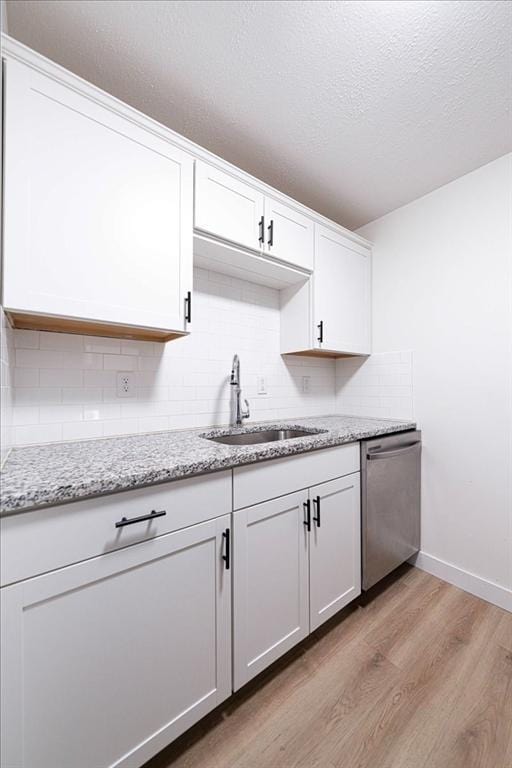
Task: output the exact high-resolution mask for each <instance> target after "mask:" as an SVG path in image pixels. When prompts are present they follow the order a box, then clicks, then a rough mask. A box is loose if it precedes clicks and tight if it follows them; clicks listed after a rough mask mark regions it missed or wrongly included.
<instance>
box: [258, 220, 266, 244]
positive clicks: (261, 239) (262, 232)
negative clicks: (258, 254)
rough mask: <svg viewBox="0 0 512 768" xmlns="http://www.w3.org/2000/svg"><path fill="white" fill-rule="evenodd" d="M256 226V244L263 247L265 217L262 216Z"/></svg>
mask: <svg viewBox="0 0 512 768" xmlns="http://www.w3.org/2000/svg"><path fill="white" fill-rule="evenodd" d="M258 226H259V228H260V234H259V237H258V242H259V243H261V244H262V245H263V243H264V241H265V217H264V216H262V217H261V219H260V220H259V223H258Z"/></svg>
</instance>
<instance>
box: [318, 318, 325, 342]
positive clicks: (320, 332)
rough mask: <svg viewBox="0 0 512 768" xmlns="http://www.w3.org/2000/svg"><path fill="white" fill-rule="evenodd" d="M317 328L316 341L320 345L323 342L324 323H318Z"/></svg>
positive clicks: (321, 321)
mask: <svg viewBox="0 0 512 768" xmlns="http://www.w3.org/2000/svg"><path fill="white" fill-rule="evenodd" d="M317 328H318V337H317V341H319V342H320V344H321V343H322V341H323V340H324V321H323V320H320V322H319V323H318V325H317Z"/></svg>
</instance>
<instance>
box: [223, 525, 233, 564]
mask: <svg viewBox="0 0 512 768" xmlns="http://www.w3.org/2000/svg"><path fill="white" fill-rule="evenodd" d="M230 533H231V531H230V530H229V528H226V530H225V531H223V532H222V537H223V538H224V539H225V540H226V554H225V555H222V559H223V560H224V562H225V563H226V571H229V569H230V567H231V538H230Z"/></svg>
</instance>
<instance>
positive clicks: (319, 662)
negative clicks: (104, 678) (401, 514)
mask: <svg viewBox="0 0 512 768" xmlns="http://www.w3.org/2000/svg"><path fill="white" fill-rule="evenodd" d="M379 590H380V591H378V593H376V594H375V596H374V599H372V601H371V602H370V603H369V604H368V605H365V606H364V607H356V606H352V607H350V608H348V609H345V610H344V611H342V612H341V614H339V615H338V616H337V617H334V619H332V620H331V621H330V622H328V623H327V624H326V625H325V626H324V627H322V628H320V629H319V630H318V631H317V632H316V633H315V634H314V635H313V636H311V637H310V638H308V639H307V640H306V641H304V642H303V643H302V644H301V645H300V646H298V647H297V648H296V649H294V650H293V651H292V652H290V653H289V654H288V655H287V656H286V657H285V658H284V659H282V660H280V661H279V662H277V663H276V664H275V665H274V666H273V667H272V668H271V669H270V670H268V671H267V672H266V673H264V674H263V675H261V676H260V677H259V678H257V679H256V680H254V681H252V682H251V683H249V684H248V685H247V686H246V687H245V688H244V689H242V691H239V692H238V693H237V694H235V695H234V696H233V697H232V698H231V699H229V700H228V702H226V703H225V704H224V705H223V706H222V707H220V708H219V709H217V710H216V711H215V712H214V713H212V714H211V715H209V716H207V717H206V718H204V719H203V720H202V721H201V722H200V723H198V724H197V725H196V726H195V727H194V728H192V729H190V731H188V732H187V733H186V734H184V736H182V737H181V738H180V739H178V740H177V742H175V743H174V744H173V745H171V746H170V747H169V748H167V749H166V750H164V751H163V752H162V753H160V755H158V756H157V757H156V758H154V759H153V760H151V761H149V762H148V763H147V764H146V766H145V768H512V732H511V729H512V710H511V707H512V649H511V648H510V647H509V646H510V641H511V638H512V614H508V613H506V612H505V611H502V610H501V609H498V608H496V607H495V606H492V605H490V604H489V603H485V602H483V601H481V600H479V599H478V598H476V597H473V596H472V595H469V594H467V593H465V592H462V591H461V590H458V589H456V588H455V587H452V586H450V585H447V584H445V583H444V582H442V581H440V580H439V579H437V578H436V577H433V576H431V575H429V574H426V573H423V572H421V571H419V570H418V569H415V568H411V567H404V568H403V569H401V571H399V572H398V578H395V579H389V580H387V581H386V582H385V583H384V585H382V587H380V588H379ZM493 761H494V762H493Z"/></svg>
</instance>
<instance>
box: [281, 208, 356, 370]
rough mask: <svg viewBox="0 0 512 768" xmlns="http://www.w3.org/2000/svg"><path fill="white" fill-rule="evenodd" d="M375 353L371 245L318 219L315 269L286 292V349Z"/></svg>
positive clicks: (283, 303) (283, 298) (283, 302)
mask: <svg viewBox="0 0 512 768" xmlns="http://www.w3.org/2000/svg"><path fill="white" fill-rule="evenodd" d="M370 352H371V250H370V248H369V246H368V247H366V246H364V245H362V244H359V243H357V242H355V241H352V240H350V239H349V238H347V237H345V236H344V235H342V234H341V233H340V232H337V231H336V230H334V229H329V228H327V227H324V226H322V225H320V224H316V223H315V268H314V273H313V276H312V277H311V279H310V280H308V281H307V282H303V283H302V284H301V285H296V286H291V287H289V288H286V289H285V290H283V291H282V292H281V353H282V354H307V355H316V356H326V357H338V356H340V355H369V354H370Z"/></svg>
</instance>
